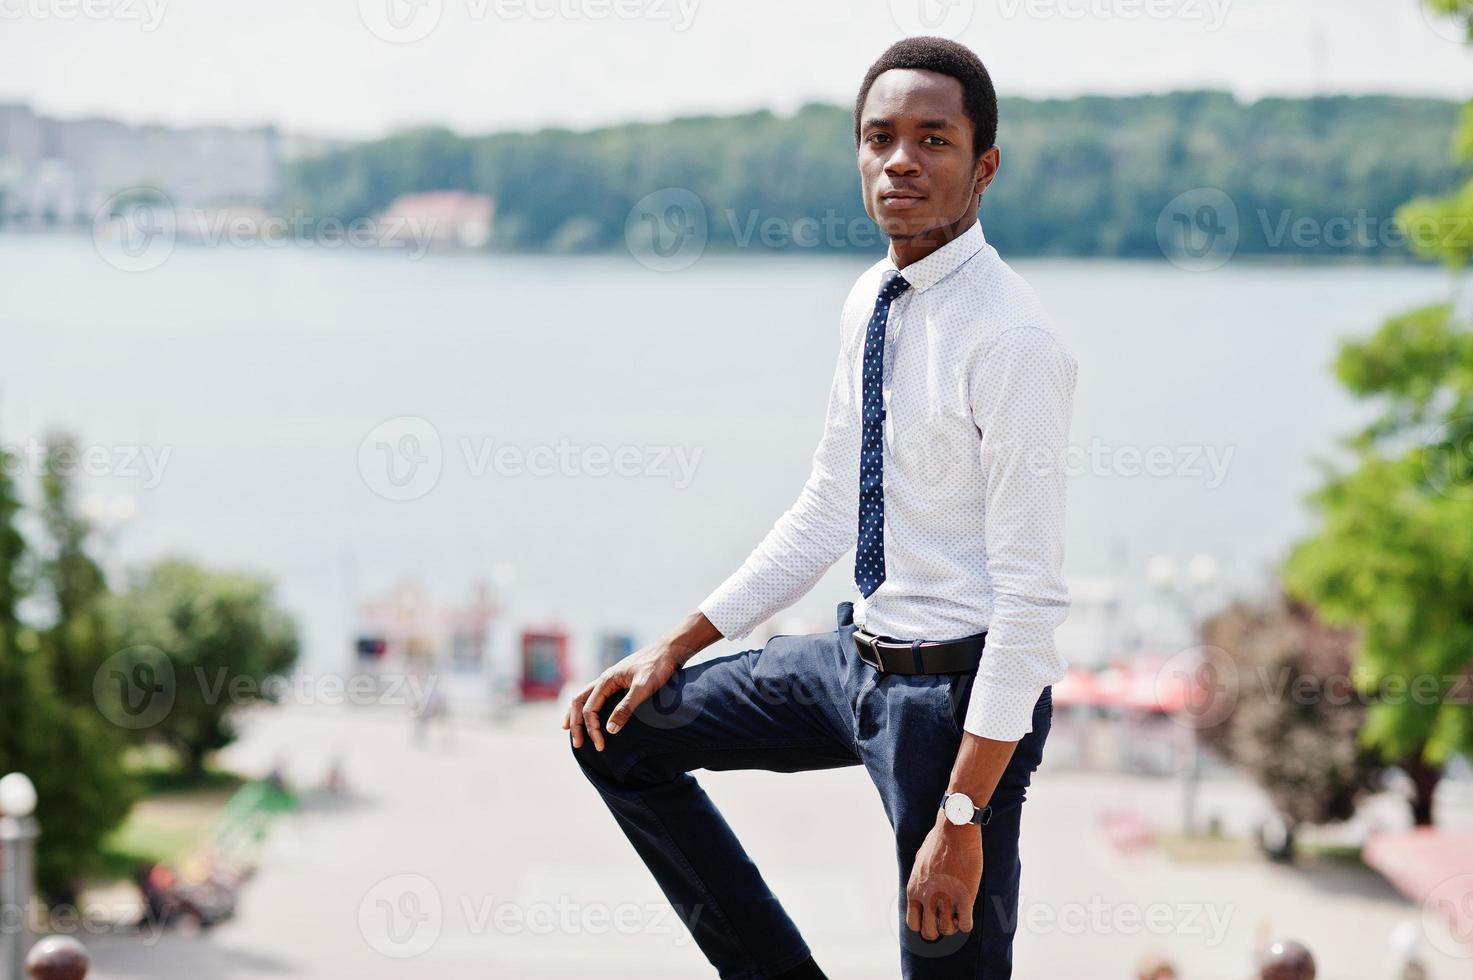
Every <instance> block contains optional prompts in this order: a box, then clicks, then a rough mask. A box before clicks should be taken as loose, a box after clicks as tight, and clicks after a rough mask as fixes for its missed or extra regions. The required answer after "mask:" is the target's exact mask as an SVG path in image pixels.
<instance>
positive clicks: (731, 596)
mask: <svg viewBox="0 0 1473 980" xmlns="http://www.w3.org/2000/svg"><path fill="white" fill-rule="evenodd" d="M741 574H742V573H741V571H740V570H738V571H737V572H736V574H734V575H732V576H731V577H730V578H728V579H727V580H726V581H725V582H722V583H721V584H720V585H718V586H717V587H716V589H715V591H713V592H712V593H711V594H710V595H708V596H706V598H704V599H702V600H701V604H700V605H699V606H697V607H696V608H697V609H699V610H700V611H701V613H702V614H703V615H704V616H705V617H706V618H707V619H709V620H710V621H711V625H712V626H714V627H716V629H717V631H718V632H720V633H721V635H722V636H723V637H725V638H726V639H728V640H740V639H741V638H742V637H744V636H746V635H747V634H749V633H751V632H752V630H754V629H756V628H757V626H758V624H760V623H761V622H762V621H763V620H764V619H766V618H767V617H766V615H765V613H766V610H765V609H764V608H763V606H762V603H760V602H758V601H757V597H756V596H754V595H753V594H752V591H751V590H750V589H748V588H747V586H746V585H745V584H744V583H743V582H742V581H741V579H740V576H741Z"/></svg>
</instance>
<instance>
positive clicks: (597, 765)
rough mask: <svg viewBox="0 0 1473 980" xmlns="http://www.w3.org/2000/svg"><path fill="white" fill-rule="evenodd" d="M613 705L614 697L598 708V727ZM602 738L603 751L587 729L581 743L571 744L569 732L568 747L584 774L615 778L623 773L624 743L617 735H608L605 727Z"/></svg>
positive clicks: (612, 709)
mask: <svg viewBox="0 0 1473 980" xmlns="http://www.w3.org/2000/svg"><path fill="white" fill-rule="evenodd" d="M614 707H615V699H613V698H610V699H609V702H608V703H606V704H605V705H604V706H603V707H602V708H600V709H599V711H598V721H599V725H600V727H602V726H606V725H607V724H608V721H609V715H610V714H612V713H613V711H614ZM603 739H604V747H603V751H599V749H598V748H597V747H596V746H595V745H594V742H593V737H592V736H591V735H589V733H588V732H587V731H584V732H583V744H582V745H576V746H575V745H573V738H572V735H571V734H570V735H569V736H568V747H569V748H570V749H572V752H573V758H574V759H576V760H577V761H578V765H579V767H580V768H581V769H582V770H583V772H584V773H585V774H586V775H589V776H593V775H595V774H597V775H600V776H605V777H610V778H615V779H617V778H619V777H620V776H621V775H622V774H623V773H622V770H623V769H624V768H625V765H626V763H627V759H626V758H625V756H626V752H625V751H624V746H625V744H626V743H624V742H621V741H620V740H619V739H620V736H619V735H609V734H608V730H607V728H604V736H603Z"/></svg>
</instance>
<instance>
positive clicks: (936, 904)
mask: <svg viewBox="0 0 1473 980" xmlns="http://www.w3.org/2000/svg"><path fill="white" fill-rule="evenodd" d="M929 904H930V905H931V907H932V908H933V909H935V910H936V928H937V930H938V931H939V932H940V933H941V935H943V936H954V935H956V910H955V908H954V907H953V906H952V904H951V896H949V895H947V894H946V893H945V892H937V893H936V894H935V895H933V896H932V897H931V901H930V903H929Z"/></svg>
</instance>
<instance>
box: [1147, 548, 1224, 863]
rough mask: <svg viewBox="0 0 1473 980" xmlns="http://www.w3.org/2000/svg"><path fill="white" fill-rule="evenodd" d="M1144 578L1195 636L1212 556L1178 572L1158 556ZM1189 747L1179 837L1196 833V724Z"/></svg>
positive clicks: (1210, 580)
mask: <svg viewBox="0 0 1473 980" xmlns="http://www.w3.org/2000/svg"><path fill="white" fill-rule="evenodd" d="M1146 577H1147V578H1148V579H1149V580H1150V582H1151V584H1152V585H1153V586H1155V587H1156V590H1157V591H1158V592H1160V593H1162V594H1163V595H1166V596H1168V597H1170V598H1171V599H1173V600H1174V601H1175V602H1176V604H1177V608H1178V610H1179V611H1180V612H1181V616H1182V619H1183V620H1184V621H1185V622H1186V624H1187V629H1188V630H1189V631H1190V632H1191V634H1192V636H1193V638H1194V639H1195V638H1196V632H1197V609H1196V598H1197V596H1198V595H1200V594H1201V593H1203V592H1205V591H1206V590H1207V589H1209V588H1211V587H1212V585H1213V584H1214V583H1215V582H1216V581H1217V560H1216V559H1215V558H1213V557H1212V556H1211V555H1197V556H1196V557H1194V558H1192V560H1191V561H1189V562H1187V566H1186V568H1185V569H1184V570H1183V571H1182V572H1178V570H1177V567H1176V562H1175V561H1173V560H1172V559H1171V558H1170V557H1169V556H1167V555H1157V556H1156V557H1154V558H1152V559H1151V560H1150V561H1149V562H1147V564H1146ZM1187 730H1188V731H1189V732H1190V738H1191V745H1190V747H1189V748H1188V750H1187V765H1186V768H1185V769H1184V770H1183V772H1182V833H1184V834H1186V835H1188V836H1191V835H1192V834H1194V833H1196V831H1197V794H1198V790H1199V789H1200V788H1201V782H1202V742H1201V739H1200V738H1199V737H1198V735H1197V726H1196V724H1195V723H1193V724H1191V725H1188V726H1187Z"/></svg>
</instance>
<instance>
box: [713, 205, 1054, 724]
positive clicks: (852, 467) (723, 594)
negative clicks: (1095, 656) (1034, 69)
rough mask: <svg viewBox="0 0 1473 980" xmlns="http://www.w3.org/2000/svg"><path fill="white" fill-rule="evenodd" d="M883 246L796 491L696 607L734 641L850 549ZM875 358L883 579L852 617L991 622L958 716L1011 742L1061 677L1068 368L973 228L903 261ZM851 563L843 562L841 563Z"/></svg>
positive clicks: (876, 628) (898, 632)
mask: <svg viewBox="0 0 1473 980" xmlns="http://www.w3.org/2000/svg"><path fill="white" fill-rule="evenodd" d="M894 268H896V265H895V262H894V253H893V250H892V252H891V253H890V254H889V255H887V256H886V257H885V258H884V259H881V260H880V261H878V262H876V263H875V264H874V265H873V266H871V267H870V268H869V269H867V270H866V271H865V272H864V273H863V274H862V275H861V276H860V277H859V279H858V280H857V281H856V282H855V283H854V288H853V289H851V290H850V292H849V297H848V299H847V300H846V301H845V303H844V310H843V314H842V316H841V318H840V330H839V360H838V366H837V368H836V369H835V371H834V378H833V384H832V387H831V389H830V392H829V402H828V417H827V421H826V423H825V426H824V433H823V438H822V439H821V440H820V441H819V444H818V449H817V451H815V453H814V454H813V468H812V472H811V473H810V475H809V477H808V481H807V483H805V484H804V486H803V490H802V492H801V493H800V494H799V495H798V499H797V501H796V502H795V503H794V504H793V506H792V507H790V508H789V509H788V511H787V512H786V513H785V514H783V515H782V517H781V518H779V519H778V521H777V523H775V524H774V525H773V527H772V529H771V530H770V531H769V532H768V533H767V535H766V537H765V538H764V539H763V540H762V542H761V543H760V544H759V545H758V546H757V547H756V549H755V550H753V552H752V553H751V555H750V556H748V558H747V560H746V561H745V562H744V563H743V564H742V566H741V567H740V568H738V569H737V570H736V571H735V572H734V573H732V575H731V576H730V577H729V578H727V580H726V581H725V582H723V583H722V584H721V585H720V586H718V587H717V589H716V590H715V591H714V592H712V593H711V594H710V595H709V596H707V597H706V598H705V599H704V600H703V601H702V602H701V604H700V610H701V612H703V613H705V615H706V618H707V619H709V620H710V621H711V623H712V624H713V625H714V626H715V627H716V628H717V629H718V630H720V631H721V633H722V635H723V636H725V637H727V638H729V639H740V638H741V637H744V636H746V635H747V634H749V633H750V632H751V631H752V629H753V628H754V627H756V626H757V625H759V624H760V623H762V622H763V621H764V620H766V619H767V618H768V617H770V616H772V615H773V614H775V613H777V612H779V611H780V610H782V609H786V608H787V607H788V606H790V605H792V604H793V603H794V602H796V601H797V600H798V599H799V598H800V597H801V596H802V595H803V594H804V593H806V592H807V591H808V590H809V589H810V588H812V587H813V585H814V583H815V582H817V581H818V579H819V578H820V577H821V576H822V575H823V573H824V572H825V571H826V570H827V569H828V568H829V566H830V565H832V564H833V563H834V562H835V561H837V560H838V559H839V558H841V557H843V556H844V555H845V554H846V553H847V552H849V551H850V550H851V549H852V548H854V546H855V542H856V540H857V538H858V523H859V511H858V508H859V452H860V435H861V429H862V420H861V418H860V405H861V402H862V399H861V395H862V389H861V387H860V385H861V370H860V367H861V362H862V358H863V356H864V336H865V326H866V323H867V321H868V320H869V317H870V315H871V313H872V312H873V309H874V304H875V297H876V296H877V295H878V293H879V289H880V279H881V276H882V275H883V274H884V273H885V271H886V270H888V269H894ZM900 274H901V275H902V276H904V277H905V279H906V281H907V282H909V283H910V287H911V288H909V289H907V290H906V291H905V292H904V293H902V294H901V295H900V297H899V298H898V299H896V300H895V301H894V303H893V304H892V305H891V307H890V316H889V322H888V324H887V326H886V336H885V360H884V375H883V384H884V400H885V421H884V429H885V445H884V454H885V455H884V492H885V531H884V544H885V580H884V582H882V583H881V584H880V587H879V588H878V589H877V590H876V591H875V592H874V593H873V594H872V595H871V596H870V597H869V598H868V599H867V600H866V599H865V598H863V597H861V596H859V595H858V589H857V588H856V592H855V594H856V598H855V607H854V621H855V623H856V624H858V625H861V626H863V627H864V628H865V629H866V630H867V631H869V632H870V633H874V634H876V635H879V636H889V637H895V638H898V639H902V640H914V639H923V640H948V639H956V638H958V637H962V636H969V635H971V634H974V633H980V632H982V631H983V630H986V631H987V643H986V649H985V651H984V653H983V656H982V662H981V664H980V666H979V667H978V670H977V678H976V680H975V682H974V683H973V686H972V694H971V700H970V702H969V703H968V705H967V712H966V717H965V721H964V724H963V727H964V728H965V729H966V730H967V731H969V732H972V733H974V734H976V735H980V736H983V737H985V738H993V739H1000V740H1004V741H1015V740H1017V739H1019V738H1022V737H1023V735H1025V734H1027V733H1028V732H1029V731H1031V730H1032V728H1033V720H1032V719H1033V706H1034V704H1035V702H1036V701H1037V700H1038V697H1039V695H1040V694H1041V693H1042V691H1043V688H1044V686H1045V685H1047V684H1054V683H1057V682H1059V681H1060V680H1062V679H1063V677H1064V671H1065V666H1066V665H1065V662H1064V660H1063V658H1062V657H1061V656H1060V655H1059V653H1058V651H1057V649H1056V648H1055V645H1054V629H1055V627H1057V626H1058V625H1059V624H1060V623H1061V622H1063V620H1064V618H1065V616H1066V615H1067V613H1068V609H1069V592H1068V589H1067V587H1066V586H1065V584H1064V580H1063V575H1062V564H1063V557H1064V544H1063V537H1064V506H1065V471H1064V454H1065V450H1066V446H1067V443H1068V437H1069V421H1070V415H1071V413H1072V406H1073V397H1074V382H1075V376H1076V372H1077V365H1076V362H1075V360H1074V357H1073V355H1072V354H1071V353H1070V352H1069V350H1068V349H1067V348H1066V347H1065V346H1064V344H1063V342H1062V340H1061V339H1060V337H1059V336H1058V333H1057V332H1056V331H1055V329H1054V327H1053V325H1052V324H1051V323H1050V321H1049V320H1048V318H1047V316H1046V315H1045V314H1044V313H1043V311H1042V310H1041V308H1040V307H1039V303H1038V300H1037V297H1036V296H1035V295H1034V293H1033V290H1032V289H1031V288H1030V287H1029V286H1028V284H1027V283H1026V282H1024V281H1023V279H1022V278H1020V277H1019V276H1018V274H1017V273H1015V272H1014V271H1013V270H1012V269H1011V268H1010V267H1009V266H1008V264H1007V263H1005V262H1004V261H1003V260H1002V259H1001V258H1000V257H999V256H998V254H997V250H996V249H994V248H993V247H992V246H991V245H989V244H988V243H987V241H986V240H985V238H984V237H983V235H982V226H981V224H980V223H974V224H973V225H972V226H971V228H969V229H968V230H967V231H966V232H965V233H963V234H962V235H960V236H958V237H957V238H955V239H953V240H952V241H950V242H948V243H947V244H946V245H944V246H942V247H941V248H939V249H937V250H936V251H934V252H932V253H931V254H930V255H928V256H926V257H925V258H924V259H921V260H920V261H919V262H913V263H911V264H910V265H908V266H906V267H905V268H904V269H901V270H900ZM851 571H852V570H851Z"/></svg>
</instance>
